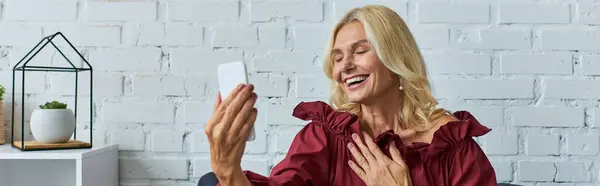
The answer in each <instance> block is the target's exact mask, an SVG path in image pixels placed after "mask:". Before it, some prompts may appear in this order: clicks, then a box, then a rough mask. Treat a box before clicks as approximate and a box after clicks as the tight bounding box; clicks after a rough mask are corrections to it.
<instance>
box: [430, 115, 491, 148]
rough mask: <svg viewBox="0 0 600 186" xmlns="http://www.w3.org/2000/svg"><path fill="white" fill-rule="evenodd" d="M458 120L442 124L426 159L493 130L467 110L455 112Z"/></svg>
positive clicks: (435, 134) (432, 141)
mask: <svg viewBox="0 0 600 186" xmlns="http://www.w3.org/2000/svg"><path fill="white" fill-rule="evenodd" d="M454 116H455V117H456V118H457V119H458V121H451V122H448V123H447V124H446V125H443V126H441V127H440V128H439V129H438V130H437V131H436V132H435V133H434V136H433V139H432V140H431V145H429V148H428V149H427V153H424V154H422V155H424V156H425V157H423V158H424V159H427V158H431V157H433V156H436V155H438V154H439V153H441V152H443V151H446V150H447V149H451V148H453V147H455V146H457V145H458V144H460V143H461V142H463V141H465V140H469V139H472V137H478V136H483V135H485V134H487V133H488V132H490V131H491V129H489V128H487V127H485V126H483V125H481V123H479V121H477V119H475V117H474V116H473V115H471V113H469V112H467V111H458V112H456V113H454Z"/></svg>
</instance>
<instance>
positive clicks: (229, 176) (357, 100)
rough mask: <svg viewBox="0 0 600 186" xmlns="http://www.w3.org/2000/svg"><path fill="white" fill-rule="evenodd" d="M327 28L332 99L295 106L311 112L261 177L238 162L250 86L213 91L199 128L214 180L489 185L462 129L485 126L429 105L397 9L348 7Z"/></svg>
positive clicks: (250, 118) (486, 167) (491, 179)
mask: <svg viewBox="0 0 600 186" xmlns="http://www.w3.org/2000/svg"><path fill="white" fill-rule="evenodd" d="M331 38H332V39H331V41H330V43H329V45H328V47H327V49H326V56H325V63H324V72H325V74H326V75H327V77H328V78H329V79H330V80H331V82H332V88H333V92H332V96H331V102H332V104H333V106H335V108H336V109H334V108H333V107H330V106H329V105H327V104H325V103H323V102H318V101H317V102H302V103H300V104H299V105H298V106H297V107H296V108H295V109H294V112H293V115H294V116H295V117H298V118H300V119H303V120H311V122H310V123H309V124H307V125H306V126H305V127H304V128H303V129H302V130H301V131H300V132H299V133H298V134H297V135H296V137H295V139H294V141H293V142H292V144H291V147H290V149H289V152H288V153H287V155H286V157H285V159H283V160H282V161H281V162H280V163H279V164H277V165H276V166H275V167H274V168H273V170H272V171H271V175H270V176H269V177H267V176H263V175H259V174H256V173H253V172H250V171H242V169H241V167H240V161H241V157H242V154H243V151H244V146H245V143H246V140H245V139H246V137H247V136H248V133H249V130H250V129H251V127H252V125H253V123H254V121H255V119H256V113H257V111H256V109H254V108H253V105H254V103H255V101H256V94H254V93H253V86H252V85H245V86H240V89H238V91H234V92H233V93H232V94H231V96H230V97H228V98H226V99H225V100H224V101H221V98H220V97H218V98H217V102H216V104H215V113H214V115H213V116H212V118H211V119H210V121H209V122H208V125H207V127H206V133H207V135H208V137H209V142H210V148H211V149H210V152H211V165H212V169H213V170H214V174H215V175H216V177H217V178H218V181H219V182H220V184H221V185H223V186H229V185H236V186H242V185H260V186H262V185H264V186H267V185H272V186H274V185H290V186H300V185H335V186H346V185H369V186H371V185H385V186H388V185H390V186H391V185H401V186H406V185H415V186H420V185H434V186H443V185H457V186H458V185H460V186H470V185H476V186H487V185H496V178H495V173H494V170H493V168H492V166H491V164H490V162H489V161H488V159H487V157H486V156H485V154H484V153H483V151H482V150H481V148H480V147H479V146H478V145H477V143H476V142H475V141H474V140H473V139H472V138H471V137H473V136H481V135H484V134H486V133H487V132H489V131H490V129H488V128H486V127H484V126H483V125H481V124H479V123H478V121H477V120H476V119H475V118H474V117H473V116H472V115H470V114H469V113H468V112H466V111H459V112H455V113H450V112H448V111H446V110H444V109H441V108H436V106H437V104H438V103H437V102H436V100H435V98H434V97H433V96H432V94H431V92H430V85H429V82H428V80H427V73H426V69H425V64H424V63H423V59H422V57H421V54H420V52H419V48H418V47H417V44H416V42H415V40H414V38H413V36H412V34H411V33H410V31H409V30H408V28H407V26H406V24H405V23H404V21H403V20H402V19H401V18H400V16H398V14H396V13H395V12H394V11H393V10H391V9H389V8H387V7H384V6H377V5H370V6H365V7H361V8H355V9H353V10H351V11H349V12H348V13H347V14H346V15H345V16H344V17H343V19H342V20H341V21H340V22H339V23H338V24H337V26H336V27H335V29H334V30H333V32H332V35H331ZM372 136H375V137H372Z"/></svg>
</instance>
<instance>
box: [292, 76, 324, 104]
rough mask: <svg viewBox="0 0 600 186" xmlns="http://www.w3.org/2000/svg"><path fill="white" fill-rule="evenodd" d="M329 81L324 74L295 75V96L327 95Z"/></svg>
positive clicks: (312, 96) (313, 96)
mask: <svg viewBox="0 0 600 186" xmlns="http://www.w3.org/2000/svg"><path fill="white" fill-rule="evenodd" d="M330 89H331V88H330V81H329V79H327V77H326V76H325V75H324V74H322V73H321V74H318V75H312V74H311V75H299V76H296V97H299V98H315V97H329V95H330V94H331V90H330Z"/></svg>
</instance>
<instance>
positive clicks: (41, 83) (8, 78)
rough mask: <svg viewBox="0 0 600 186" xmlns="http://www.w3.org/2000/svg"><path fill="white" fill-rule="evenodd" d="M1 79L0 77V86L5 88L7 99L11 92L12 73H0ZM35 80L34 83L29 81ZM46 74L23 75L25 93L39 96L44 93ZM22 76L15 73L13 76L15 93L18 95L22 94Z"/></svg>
mask: <svg viewBox="0 0 600 186" xmlns="http://www.w3.org/2000/svg"><path fill="white" fill-rule="evenodd" d="M0 75H2V77H0V84H1V85H2V86H3V87H4V88H5V91H6V94H5V97H8V95H9V94H10V93H9V92H12V88H13V87H12V82H13V78H12V71H10V72H7V73H0ZM29 80H35V81H29ZM46 82H47V80H46V74H43V73H30V74H26V75H25V93H27V94H41V93H44V92H46ZM22 84H23V74H21V73H16V74H15V85H16V86H15V92H16V93H17V94H20V93H21V92H22V88H23V86H21V85H22Z"/></svg>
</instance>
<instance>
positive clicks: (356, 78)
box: [346, 76, 369, 85]
mask: <svg viewBox="0 0 600 186" xmlns="http://www.w3.org/2000/svg"><path fill="white" fill-rule="evenodd" d="M367 77H369V76H357V77H353V78H350V79H348V80H346V85H350V84H352V83H355V82H359V81H363V80H365V79H367Z"/></svg>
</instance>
